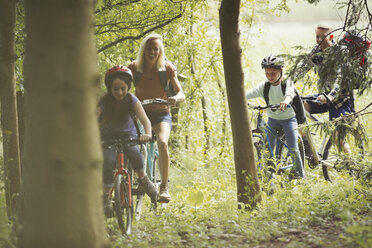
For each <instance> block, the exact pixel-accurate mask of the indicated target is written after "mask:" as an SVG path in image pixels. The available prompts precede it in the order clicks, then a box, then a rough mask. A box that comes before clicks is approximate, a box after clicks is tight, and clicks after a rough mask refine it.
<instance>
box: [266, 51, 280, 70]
mask: <svg viewBox="0 0 372 248" xmlns="http://www.w3.org/2000/svg"><path fill="white" fill-rule="evenodd" d="M261 67H262V69H265V68H267V67H272V68H276V69H282V68H283V67H284V62H283V59H282V58H281V57H278V56H275V55H271V54H270V55H269V56H267V57H265V58H264V59H263V60H262V62H261Z"/></svg>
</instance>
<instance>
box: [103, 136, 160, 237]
mask: <svg viewBox="0 0 372 248" xmlns="http://www.w3.org/2000/svg"><path fill="white" fill-rule="evenodd" d="M139 144H140V142H139V139H138V138H128V137H124V138H122V137H116V138H112V139H109V140H105V141H104V146H106V147H109V146H113V147H115V149H116V151H117V170H116V172H115V180H114V186H113V187H112V189H111V191H110V198H111V199H112V201H113V207H114V215H115V217H116V219H117V222H118V226H119V228H120V230H121V231H122V232H123V233H124V234H127V235H129V234H130V233H131V232H132V221H133V213H134V205H135V204H134V203H133V195H137V204H136V212H137V211H140V210H137V208H140V207H141V206H142V200H143V196H144V194H145V193H144V191H143V190H142V189H141V188H138V186H137V187H133V185H134V184H133V169H132V166H131V164H130V161H129V159H128V158H126V157H125V156H124V152H123V150H124V149H123V148H124V147H125V146H134V145H139ZM154 204H156V199H155V203H154Z"/></svg>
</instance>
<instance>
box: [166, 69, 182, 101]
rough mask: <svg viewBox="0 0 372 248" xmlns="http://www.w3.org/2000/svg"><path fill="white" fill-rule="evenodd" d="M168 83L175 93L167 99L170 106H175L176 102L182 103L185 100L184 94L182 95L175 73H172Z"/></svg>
mask: <svg viewBox="0 0 372 248" xmlns="http://www.w3.org/2000/svg"><path fill="white" fill-rule="evenodd" d="M170 83H171V84H172V86H173V89H174V90H175V91H176V92H177V94H176V95H174V96H172V97H169V98H168V101H169V102H170V104H175V103H176V102H183V101H184V100H185V94H184V93H183V90H182V87H181V84H180V81H178V77H177V72H176V71H174V73H172V76H171V77H170Z"/></svg>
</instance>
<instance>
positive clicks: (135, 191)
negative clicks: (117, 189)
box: [132, 187, 145, 195]
mask: <svg viewBox="0 0 372 248" xmlns="http://www.w3.org/2000/svg"><path fill="white" fill-rule="evenodd" d="M144 194H145V191H144V190H143V189H142V188H141V187H138V188H133V189H132V195H144Z"/></svg>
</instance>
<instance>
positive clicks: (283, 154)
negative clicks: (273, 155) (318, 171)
mask: <svg viewBox="0 0 372 248" xmlns="http://www.w3.org/2000/svg"><path fill="white" fill-rule="evenodd" d="M280 139H281V140H282V141H283V142H284V141H285V138H284V134H283V135H282V136H281V137H280ZM283 142H280V145H279V151H278V156H279V159H280V161H284V163H285V166H286V167H287V166H288V167H289V166H292V168H294V164H293V161H292V159H291V157H290V155H289V153H288V149H287V148H286V147H285V146H284V143H283ZM298 149H299V151H300V157H301V160H302V168H303V169H305V147H304V142H303V141H302V137H301V135H298Z"/></svg>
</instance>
